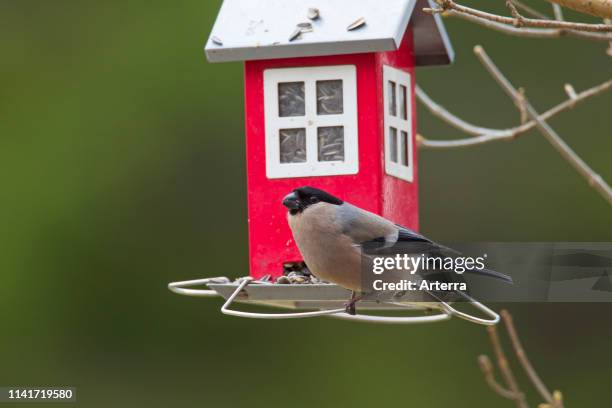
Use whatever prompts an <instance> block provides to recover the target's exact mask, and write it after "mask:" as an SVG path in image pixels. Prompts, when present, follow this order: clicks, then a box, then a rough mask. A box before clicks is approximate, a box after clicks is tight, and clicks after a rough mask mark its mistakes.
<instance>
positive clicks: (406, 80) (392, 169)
mask: <svg viewBox="0 0 612 408" xmlns="http://www.w3.org/2000/svg"><path fill="white" fill-rule="evenodd" d="M389 81H393V82H395V97H396V102H395V106H396V112H395V113H396V115H395V116H394V115H391V114H390V113H389V104H390V102H391V95H389V85H388V83H389ZM410 84H411V82H410V74H409V73H408V72H406V71H401V70H399V69H396V68H393V67H390V66H388V65H384V66H383V83H382V87H383V94H384V98H383V100H384V106H383V126H384V135H385V142H384V144H385V172H386V173H387V174H389V175H391V176H394V177H397V178H400V179H402V180H406V181H409V182H412V181H413V179H414V167H413V160H412V157H413V154H414V153H413V149H414V146H413V144H414V143H413V137H412V136H413V135H412V95H411V93H412V87H411V86H410ZM400 85H403V86H405V87H406V101H405V103H406V119H403V118H402V116H401V112H400V110H401V106H400V100H401V96H400V89H401V88H400ZM391 127H394V128H395V129H397V135H396V146H397V162H393V161H392V160H391V146H390V143H389V140H390V137H391V132H390V128H391ZM402 132H406V134H407V139H408V140H407V142H408V149H407V151H408V153H407V154H408V157H407V159H408V160H407V165H404V164H402V154H401V151H402V139H403V138H402Z"/></svg>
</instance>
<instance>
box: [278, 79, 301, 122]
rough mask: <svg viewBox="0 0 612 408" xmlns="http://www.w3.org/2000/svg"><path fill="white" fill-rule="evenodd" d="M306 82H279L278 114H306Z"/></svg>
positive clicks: (282, 115)
mask: <svg viewBox="0 0 612 408" xmlns="http://www.w3.org/2000/svg"><path fill="white" fill-rule="evenodd" d="M304 114H305V105H304V83H303V82H281V83H279V84H278V116H281V117H284V116H304Z"/></svg>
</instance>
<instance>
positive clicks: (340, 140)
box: [317, 126, 344, 161]
mask: <svg viewBox="0 0 612 408" xmlns="http://www.w3.org/2000/svg"><path fill="white" fill-rule="evenodd" d="M317 140H318V146H319V161H344V126H328V127H320V128H318V129H317Z"/></svg>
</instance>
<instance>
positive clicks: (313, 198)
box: [310, 197, 319, 204]
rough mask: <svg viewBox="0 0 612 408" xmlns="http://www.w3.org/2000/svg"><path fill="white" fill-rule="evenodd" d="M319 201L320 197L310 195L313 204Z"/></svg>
mask: <svg viewBox="0 0 612 408" xmlns="http://www.w3.org/2000/svg"><path fill="white" fill-rule="evenodd" d="M318 202H319V199H318V198H317V197H310V203H311V204H316V203H318Z"/></svg>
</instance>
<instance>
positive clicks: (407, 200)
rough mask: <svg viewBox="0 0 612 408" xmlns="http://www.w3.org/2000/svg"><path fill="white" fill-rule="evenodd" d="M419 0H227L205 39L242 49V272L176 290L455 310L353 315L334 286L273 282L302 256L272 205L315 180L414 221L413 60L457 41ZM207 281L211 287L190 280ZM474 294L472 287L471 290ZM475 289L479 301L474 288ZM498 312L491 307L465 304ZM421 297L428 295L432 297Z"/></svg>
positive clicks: (328, 309)
mask: <svg viewBox="0 0 612 408" xmlns="http://www.w3.org/2000/svg"><path fill="white" fill-rule="evenodd" d="M424 7H433V3H432V2H431V1H429V0H385V1H384V2H381V1H379V0H317V1H315V2H313V3H312V4H305V3H304V2H303V1H300V0H225V1H224V2H223V5H222V6H221V10H220V12H219V15H218V16H217V20H216V22H215V24H214V27H213V29H212V33H211V35H210V38H209V40H208V42H207V43H206V47H205V51H206V56H207V58H208V60H209V62H213V63H216V62H232V61H244V86H245V114H246V120H245V123H246V129H245V132H246V152H247V197H248V212H249V252H250V264H249V268H250V271H249V276H248V277H245V278H241V279H239V280H237V281H236V282H230V281H229V279H227V278H207V279H203V280H202V279H201V280H195V281H186V282H175V283H172V284H170V286H169V287H170V289H171V290H173V291H175V292H177V293H180V294H184V295H192V296H211V295H215V296H216V295H221V296H222V297H224V298H225V299H226V303H225V304H224V305H223V307H222V309H221V310H222V312H223V313H226V314H233V315H238V316H245V317H260V318H287V317H308V316H319V315H330V316H334V317H339V318H345V319H354V320H367V321H380V322H387V323H413V322H431V321H437V320H445V319H448V318H449V317H450V316H451V315H457V316H460V317H465V316H462V312H459V311H457V310H456V309H454V308H452V307H451V306H450V305H449V304H446V303H444V302H442V303H438V304H437V306H435V307H434V309H438V314H434V315H431V316H418V317H381V316H363V315H358V316H351V315H348V314H346V313H344V310H345V309H344V308H343V307H342V305H343V304H344V303H345V302H346V301H347V299H348V298H349V297H350V292H349V291H347V290H345V289H342V288H340V287H338V286H336V285H332V284H327V283H316V284H277V283H274V280H275V278H277V277H279V276H281V275H282V274H283V272H284V271H285V270H286V269H287V265H296V264H299V262H300V261H301V256H300V253H299V251H298V248H297V246H296V245H295V243H294V242H293V238H292V234H291V231H290V229H289V227H288V225H287V221H286V209H285V208H284V207H283V206H282V205H281V204H280V203H281V201H282V199H283V197H284V196H285V195H286V194H287V192H289V191H291V190H293V189H294V188H296V187H299V186H302V185H306V184H308V185H312V186H316V187H318V188H322V189H324V190H326V191H329V192H330V193H331V194H334V195H336V196H339V197H342V198H343V199H346V200H347V201H349V202H351V203H352V204H355V205H357V206H359V207H361V208H363V209H365V210H368V211H371V212H374V213H376V214H379V215H381V216H383V217H385V218H387V219H390V220H392V221H394V222H396V223H397V224H401V225H404V226H406V227H409V228H411V229H413V230H418V227H419V222H418V221H419V220H418V172H417V151H416V139H415V137H416V120H415V117H416V109H415V93H414V86H415V67H419V66H431V65H446V64H450V63H451V62H452V61H453V57H454V53H453V49H452V47H451V44H450V41H449V39H448V36H447V34H446V31H445V29H444V25H443V23H442V21H441V18H440V16H438V15H437V14H433V15H432V14H427V13H425V12H424V11H423V8H424ZM202 284H206V285H207V286H208V287H209V289H207V290H202V289H193V288H191V286H194V285H202ZM472 300H473V299H472ZM234 301H242V302H250V303H254V304H261V305H268V306H277V307H286V308H293V309H306V308H308V309H315V311H310V312H299V313H289V314H280V315H274V314H258V313H247V312H239V311H234V310H231V309H230V308H229V306H230V304H231V303H232V302H234ZM474 302H475V301H474ZM396 303H397V304H389V303H377V302H368V301H367V300H365V301H362V302H360V303H359V309H360V310H362V309H398V308H399V309H406V308H409V309H419V310H421V309H423V308H424V307H423V306H422V303H420V302H411V301H409V300H408V301H406V302H396ZM473 304H474V305H476V306H477V307H478V308H480V309H481V310H482V311H483V312H484V313H486V314H488V315H489V316H490V317H491V319H490V320H485V319H479V318H472V317H470V319H471V320H472V321H475V322H477V323H482V324H494V323H496V322H497V319H498V316H497V315H496V314H495V313H494V312H493V311H491V310H490V309H488V308H486V307H485V306H484V305H481V304H480V303H478V302H475V303H473ZM426 308H427V309H431V308H432V306H431V305H428V306H427V307H426Z"/></svg>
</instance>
